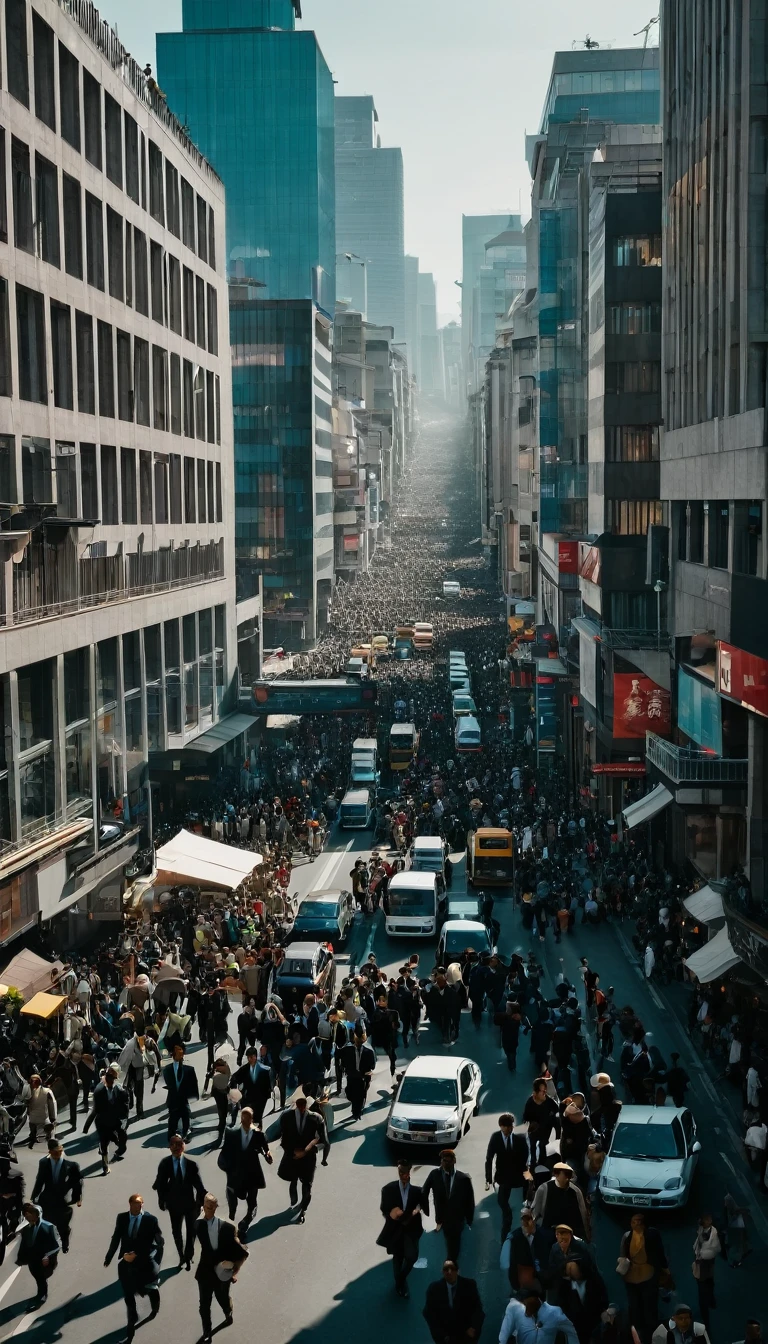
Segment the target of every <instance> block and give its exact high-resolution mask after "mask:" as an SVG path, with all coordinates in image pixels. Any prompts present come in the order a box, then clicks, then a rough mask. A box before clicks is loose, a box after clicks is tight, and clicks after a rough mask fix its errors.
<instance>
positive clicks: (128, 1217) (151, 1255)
mask: <svg viewBox="0 0 768 1344" xmlns="http://www.w3.org/2000/svg"><path fill="white" fill-rule="evenodd" d="M163 1246H164V1242H163V1235H162V1233H161V1231H160V1224H159V1223H158V1221H157V1219H156V1217H155V1215H154V1214H153V1213H145V1212H144V1200H143V1198H142V1196H141V1195H131V1196H130V1198H129V1200H128V1212H127V1213H118V1215H117V1218H116V1220H115V1230H114V1232H113V1233H112V1240H111V1241H110V1243H109V1249H108V1251H107V1254H106V1256H105V1257H104V1265H105V1268H106V1266H107V1265H110V1264H111V1263H112V1260H113V1259H114V1256H115V1253H116V1252H117V1251H119V1253H120V1254H119V1259H118V1267H117V1276H118V1278H119V1280H120V1287H121V1288H122V1290H123V1297H124V1298H125V1306H126V1310H127V1312H128V1333H127V1334H126V1344H130V1341H131V1340H132V1339H133V1336H134V1334H135V1332H136V1326H137V1324H138V1320H139V1313H138V1309H137V1307H136V1298H137V1297H145V1296H146V1297H148V1298H149V1304H150V1307H151V1308H152V1310H151V1311H150V1313H149V1316H148V1317H147V1320H148V1321H152V1320H154V1318H155V1316H156V1315H157V1313H158V1312H159V1310H160V1290H159V1288H158V1287H157V1278H158V1275H159V1273H160V1262H161V1260H162V1258H163Z"/></svg>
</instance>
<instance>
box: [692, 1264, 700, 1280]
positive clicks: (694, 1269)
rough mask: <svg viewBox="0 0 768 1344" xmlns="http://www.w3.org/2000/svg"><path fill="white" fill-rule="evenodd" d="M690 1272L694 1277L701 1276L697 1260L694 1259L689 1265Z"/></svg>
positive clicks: (698, 1277)
mask: <svg viewBox="0 0 768 1344" xmlns="http://www.w3.org/2000/svg"><path fill="white" fill-rule="evenodd" d="M691 1273H692V1275H693V1277H694V1279H697V1280H698V1279H700V1278H701V1262H700V1261H699V1260H694V1262H693V1264H692V1265H691Z"/></svg>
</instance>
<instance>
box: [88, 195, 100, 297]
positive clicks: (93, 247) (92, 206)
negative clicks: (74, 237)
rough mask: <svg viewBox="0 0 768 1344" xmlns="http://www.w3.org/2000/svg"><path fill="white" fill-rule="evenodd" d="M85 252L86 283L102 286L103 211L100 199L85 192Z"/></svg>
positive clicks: (96, 287) (96, 286) (97, 287)
mask: <svg viewBox="0 0 768 1344" xmlns="http://www.w3.org/2000/svg"><path fill="white" fill-rule="evenodd" d="M85 254H86V265H87V275H88V284H89V285H93V287H94V289H102V290H103V288H104V212H103V210H102V205H101V201H97V199H96V197H95V196H92V195H91V193H90V192H89V191H86V193H85Z"/></svg>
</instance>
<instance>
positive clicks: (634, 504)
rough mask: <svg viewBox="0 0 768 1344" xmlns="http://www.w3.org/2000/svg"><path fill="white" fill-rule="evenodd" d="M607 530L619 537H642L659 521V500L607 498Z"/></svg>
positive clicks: (660, 516) (660, 514)
mask: <svg viewBox="0 0 768 1344" xmlns="http://www.w3.org/2000/svg"><path fill="white" fill-rule="evenodd" d="M605 506H606V513H607V515H608V517H607V521H608V530H609V531H610V532H612V533H613V534H614V536H619V537H644V536H645V535H646V534H647V532H648V528H649V527H652V526H653V525H655V524H658V523H661V519H662V512H661V503H660V501H659V500H648V499H607V500H606V502H605Z"/></svg>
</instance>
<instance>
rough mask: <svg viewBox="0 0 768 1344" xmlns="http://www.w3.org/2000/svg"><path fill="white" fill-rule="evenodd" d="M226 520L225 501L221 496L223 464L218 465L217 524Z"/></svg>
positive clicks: (218, 463)
mask: <svg viewBox="0 0 768 1344" xmlns="http://www.w3.org/2000/svg"><path fill="white" fill-rule="evenodd" d="M223 520H224V501H223V499H222V494H221V463H220V462H217V463H216V522H217V523H221V522H223Z"/></svg>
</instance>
